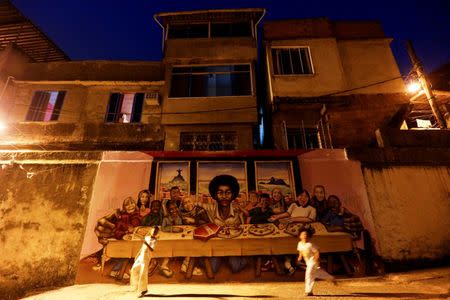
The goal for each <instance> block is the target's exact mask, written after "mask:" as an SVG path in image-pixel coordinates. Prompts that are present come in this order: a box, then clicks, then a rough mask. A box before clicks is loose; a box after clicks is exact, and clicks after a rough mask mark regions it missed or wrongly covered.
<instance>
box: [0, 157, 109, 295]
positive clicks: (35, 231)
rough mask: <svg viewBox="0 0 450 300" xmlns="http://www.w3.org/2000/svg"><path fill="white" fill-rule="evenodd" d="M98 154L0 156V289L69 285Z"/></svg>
mask: <svg viewBox="0 0 450 300" xmlns="http://www.w3.org/2000/svg"><path fill="white" fill-rule="evenodd" d="M100 155H101V153H100V152H98V153H94V152H89V153H88V152H78V153H73V152H72V153H68V152H59V153H50V152H40V153H39V152H9V153H8V152H2V153H0V164H2V165H3V167H2V169H1V170H0V201H1V206H0V241H1V242H0V253H1V258H0V291H2V296H1V298H2V299H16V298H18V297H20V296H21V295H23V293H25V292H26V291H29V290H32V289H36V288H39V287H46V286H58V285H70V284H73V283H74V280H75V275H76V272H77V267H78V261H79V255H80V251H81V244H82V241H83V237H84V233H85V227H86V222H87V217H88V209H89V202H90V198H91V194H92V188H93V184H94V180H95V176H96V173H97V168H98V162H99V159H100Z"/></svg>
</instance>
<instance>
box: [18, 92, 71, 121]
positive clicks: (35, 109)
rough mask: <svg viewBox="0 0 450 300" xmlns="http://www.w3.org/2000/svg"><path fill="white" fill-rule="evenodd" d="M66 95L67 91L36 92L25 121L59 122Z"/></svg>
mask: <svg viewBox="0 0 450 300" xmlns="http://www.w3.org/2000/svg"><path fill="white" fill-rule="evenodd" d="M65 95H66V92H65V91H36V92H35V93H34V96H33V99H32V100H31V105H30V108H29V109H28V113H27V116H26V119H25V120H26V121H44V122H47V121H57V120H58V118H59V114H60V112H61V108H62V105H63V102H64V97H65Z"/></svg>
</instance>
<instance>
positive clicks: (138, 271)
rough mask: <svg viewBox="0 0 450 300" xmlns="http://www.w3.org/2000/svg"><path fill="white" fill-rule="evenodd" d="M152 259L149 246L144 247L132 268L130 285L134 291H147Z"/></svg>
mask: <svg viewBox="0 0 450 300" xmlns="http://www.w3.org/2000/svg"><path fill="white" fill-rule="evenodd" d="M151 259H152V255H151V253H150V251H149V250H148V249H147V246H145V245H144V246H143V247H142V248H141V251H140V252H139V254H138V256H137V257H136V258H135V260H134V264H133V266H132V267H131V276H130V285H131V287H132V289H133V290H137V291H138V292H139V293H141V292H143V291H146V290H147V285H148V265H149V264H150V260H151Z"/></svg>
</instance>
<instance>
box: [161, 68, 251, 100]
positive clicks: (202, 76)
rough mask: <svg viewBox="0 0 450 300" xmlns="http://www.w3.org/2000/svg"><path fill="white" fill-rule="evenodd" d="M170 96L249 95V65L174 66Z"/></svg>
mask: <svg viewBox="0 0 450 300" xmlns="http://www.w3.org/2000/svg"><path fill="white" fill-rule="evenodd" d="M170 84H171V88H170V97H171V98H184V97H220V96H247V95H248V96H250V95H252V84H251V75H250V65H222V66H190V67H174V68H173V69H172V80H171V83H170Z"/></svg>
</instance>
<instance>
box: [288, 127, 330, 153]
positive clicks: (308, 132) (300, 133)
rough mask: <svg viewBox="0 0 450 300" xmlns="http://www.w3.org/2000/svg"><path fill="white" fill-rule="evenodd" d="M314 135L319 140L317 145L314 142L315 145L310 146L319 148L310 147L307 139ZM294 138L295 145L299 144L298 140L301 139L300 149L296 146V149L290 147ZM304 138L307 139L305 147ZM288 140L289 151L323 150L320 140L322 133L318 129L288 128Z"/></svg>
mask: <svg viewBox="0 0 450 300" xmlns="http://www.w3.org/2000/svg"><path fill="white" fill-rule="evenodd" d="M312 133H314V135H315V136H316V138H317V143H315V142H313V143H309V144H317V147H308V139H307V137H309V136H312ZM292 138H294V139H295V140H294V142H295V144H297V143H296V142H297V139H298V138H299V139H300V140H301V143H300V146H301V147H298V146H297V145H296V147H291V146H290V141H291V139H292ZM303 138H304V139H305V142H306V144H305V145H304V146H306V147H303V142H304V141H303ZM286 139H287V142H288V144H287V146H288V150H291V149H297V150H302V149H305V150H307V149H322V144H321V139H320V131H319V129H318V128H316V127H305V128H298V127H286Z"/></svg>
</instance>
